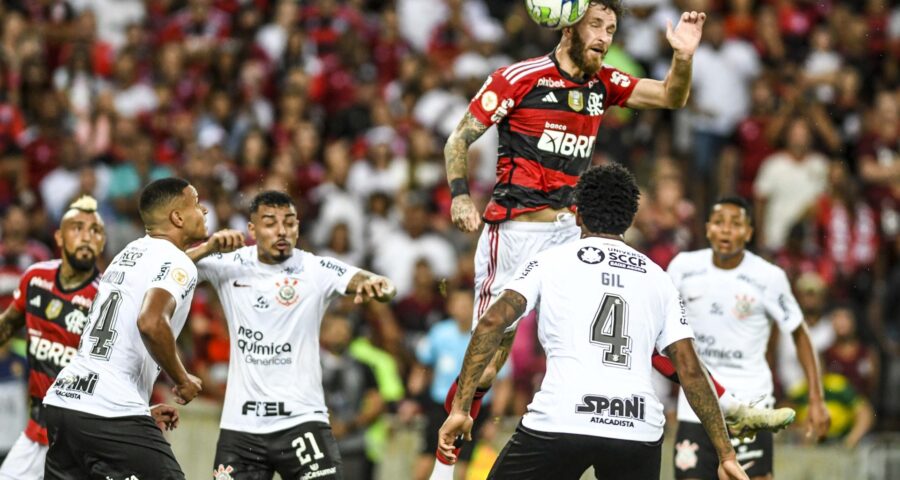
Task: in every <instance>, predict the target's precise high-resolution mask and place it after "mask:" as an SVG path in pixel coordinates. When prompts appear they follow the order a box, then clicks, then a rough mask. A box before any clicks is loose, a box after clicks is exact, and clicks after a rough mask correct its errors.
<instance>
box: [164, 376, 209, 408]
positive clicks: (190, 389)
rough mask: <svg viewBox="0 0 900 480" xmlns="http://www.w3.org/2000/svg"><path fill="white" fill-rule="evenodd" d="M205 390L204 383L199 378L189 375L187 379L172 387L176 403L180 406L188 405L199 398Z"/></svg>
mask: <svg viewBox="0 0 900 480" xmlns="http://www.w3.org/2000/svg"><path fill="white" fill-rule="evenodd" d="M201 390H203V381H202V380H200V379H199V378H197V377H195V376H193V375H191V374H190V373H189V374H187V379H186V380H185V381H184V382H182V383H179V384H178V385H175V386H174V387H172V393H174V394H175V403H177V404H179V405H187V404H188V403H190V402H191V400H193V399H195V398H197V395H199V394H200V391H201Z"/></svg>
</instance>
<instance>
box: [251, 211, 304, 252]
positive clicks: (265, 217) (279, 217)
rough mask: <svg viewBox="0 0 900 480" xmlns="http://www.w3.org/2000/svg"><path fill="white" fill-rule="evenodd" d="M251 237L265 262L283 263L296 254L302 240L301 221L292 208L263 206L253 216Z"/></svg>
mask: <svg viewBox="0 0 900 480" xmlns="http://www.w3.org/2000/svg"><path fill="white" fill-rule="evenodd" d="M251 220H252V223H251V224H250V225H251V227H250V236H251V237H253V239H254V240H256V244H257V251H258V254H259V255H260V257H261V258H262V259H263V260H264V261H268V262H272V263H281V262H283V261H285V260H287V259H288V258H291V255H293V254H294V247H295V246H296V245H297V240H298V239H299V238H300V221H299V219H298V218H297V211H296V210H295V209H294V207H292V206H290V207H289V206H269V205H261V206H260V207H259V210H258V211H257V212H256V213H255V214H253V218H252V219H251Z"/></svg>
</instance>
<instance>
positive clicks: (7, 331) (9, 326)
mask: <svg viewBox="0 0 900 480" xmlns="http://www.w3.org/2000/svg"><path fill="white" fill-rule="evenodd" d="M24 325H25V314H24V313H22V312H20V311H19V310H17V309H16V307H14V306H13V305H10V306H8V307H6V311H4V312H3V313H2V314H0V345H5V344H6V342H8V341H9V339H10V338H12V336H13V335H15V334H16V332H18V331H19V329H20V328H22V326H24Z"/></svg>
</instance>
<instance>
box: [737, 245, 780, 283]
mask: <svg viewBox="0 0 900 480" xmlns="http://www.w3.org/2000/svg"><path fill="white" fill-rule="evenodd" d="M741 266H742V267H744V268H745V269H746V271H747V273H749V274H751V275H758V276H760V277H762V278H765V279H767V280H771V279H777V278H782V277H785V276H786V274H785V273H784V270H783V269H782V268H781V267H779V266H778V265H776V264H774V263H772V262H770V261H768V260H766V259H765V258H763V257H760V256H759V255H757V254H755V253H753V252H751V251H749V250H745V251H744V262H742V264H741ZM766 283H768V282H766Z"/></svg>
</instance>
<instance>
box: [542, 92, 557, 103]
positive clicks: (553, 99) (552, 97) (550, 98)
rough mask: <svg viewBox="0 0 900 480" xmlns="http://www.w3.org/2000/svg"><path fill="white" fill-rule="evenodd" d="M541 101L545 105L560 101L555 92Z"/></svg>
mask: <svg viewBox="0 0 900 480" xmlns="http://www.w3.org/2000/svg"><path fill="white" fill-rule="evenodd" d="M541 101H542V102H544V103H559V100H557V98H556V95H555V94H554V93H553V92H550V93H548V94H546V95H544V98H542V99H541Z"/></svg>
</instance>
